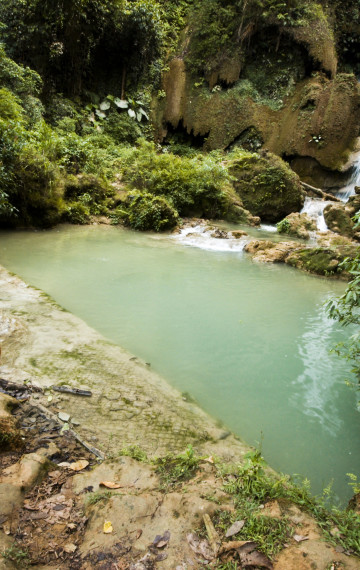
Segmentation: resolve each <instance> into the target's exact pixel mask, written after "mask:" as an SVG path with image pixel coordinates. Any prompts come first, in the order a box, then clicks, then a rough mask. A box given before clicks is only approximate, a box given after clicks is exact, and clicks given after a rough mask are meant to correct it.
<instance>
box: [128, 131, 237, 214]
mask: <svg viewBox="0 0 360 570" xmlns="http://www.w3.org/2000/svg"><path fill="white" fill-rule="evenodd" d="M122 169H123V172H124V179H125V180H126V181H127V182H128V183H130V185H131V186H133V187H135V188H139V189H141V190H144V191H146V192H151V193H152V194H155V195H156V196H165V197H166V198H167V199H168V200H169V201H171V203H172V204H173V205H174V207H175V208H176V209H177V210H178V212H179V213H180V214H181V215H194V214H196V215H199V216H206V217H210V218H216V217H220V216H221V215H222V213H223V211H224V208H225V207H226V205H227V200H228V197H227V193H226V191H225V189H226V187H227V186H228V185H229V183H230V177H229V175H228V172H227V170H226V169H225V168H224V166H223V165H222V164H221V162H220V160H219V159H218V157H217V156H216V155H212V154H210V155H206V156H205V155H198V156H197V157H195V158H187V157H179V156H176V155H174V154H171V153H157V152H156V148H155V145H154V144H153V143H149V142H145V141H141V142H140V145H139V147H138V148H135V149H133V150H132V151H129V152H128V153H127V155H123V166H122Z"/></svg>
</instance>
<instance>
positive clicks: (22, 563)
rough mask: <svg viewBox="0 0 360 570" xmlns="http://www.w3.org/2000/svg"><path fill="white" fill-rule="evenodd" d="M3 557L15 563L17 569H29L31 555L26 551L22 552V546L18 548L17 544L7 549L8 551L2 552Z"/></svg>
mask: <svg viewBox="0 0 360 570" xmlns="http://www.w3.org/2000/svg"><path fill="white" fill-rule="evenodd" d="M2 557H3V558H5V560H10V561H11V562H13V563H14V564H15V566H16V567H17V568H28V567H29V564H30V557H29V554H28V553H27V552H26V551H25V550H22V548H20V546H17V544H13V545H12V546H9V548H6V550H4V551H3V552H2Z"/></svg>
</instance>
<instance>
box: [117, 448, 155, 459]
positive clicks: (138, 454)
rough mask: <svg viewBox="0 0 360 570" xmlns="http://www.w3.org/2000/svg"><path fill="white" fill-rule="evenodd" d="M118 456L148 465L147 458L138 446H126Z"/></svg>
mask: <svg viewBox="0 0 360 570" xmlns="http://www.w3.org/2000/svg"><path fill="white" fill-rule="evenodd" d="M119 455H120V456H121V455H125V456H127V457H132V458H133V459H136V460H137V461H141V462H142V463H148V456H147V455H146V453H145V451H143V450H142V449H141V447H139V446H138V445H128V446H127V447H123V448H122V449H121V451H120V453H119Z"/></svg>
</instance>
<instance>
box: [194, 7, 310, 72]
mask: <svg viewBox="0 0 360 570" xmlns="http://www.w3.org/2000/svg"><path fill="white" fill-rule="evenodd" d="M311 4H312V3H311ZM308 12H309V8H308V5H307V3H305V2H303V1H302V0H290V1H286V2H285V1H281V0H240V1H234V0H227V1H223V0H207V1H205V2H204V1H202V0H196V1H195V2H194V8H193V12H192V14H191V16H190V20H191V22H192V34H191V40H190V46H189V52H188V55H187V59H186V61H187V64H188V66H189V67H190V69H191V70H192V71H194V72H196V73H199V74H200V75H202V74H204V75H205V76H209V75H210V74H211V73H212V72H213V71H214V70H216V69H217V68H218V67H219V66H221V65H222V64H223V63H224V61H226V60H228V61H232V60H233V58H234V56H235V59H238V60H239V59H240V60H241V61H242V63H243V62H244V60H246V53H247V51H249V48H250V43H251V40H252V37H253V36H254V35H255V34H256V33H257V32H259V30H264V29H266V28H271V27H274V26H276V27H278V28H280V29H281V28H286V27H295V26H301V25H304V23H305V22H306V21H307V19H308V17H310V16H309V15H308ZM310 13H311V14H312V12H311V10H310ZM311 14H310V15H311ZM260 38H261V35H260ZM275 45H276V44H274V51H277V50H275ZM253 47H255V49H256V45H255V46H251V48H253ZM242 67H243V66H242Z"/></svg>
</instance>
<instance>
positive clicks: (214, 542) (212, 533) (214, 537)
mask: <svg viewBox="0 0 360 570" xmlns="http://www.w3.org/2000/svg"><path fill="white" fill-rule="evenodd" d="M203 519H204V523H205V526H206V531H207V533H208V537H209V542H210V546H211V548H212V551H213V553H214V556H215V557H216V556H217V555H218V552H219V549H220V546H221V540H220V537H219V535H218V533H217V532H216V530H215V527H214V525H213V523H212V521H211V518H210V517H209V515H208V514H205V515H204V516H203Z"/></svg>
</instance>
